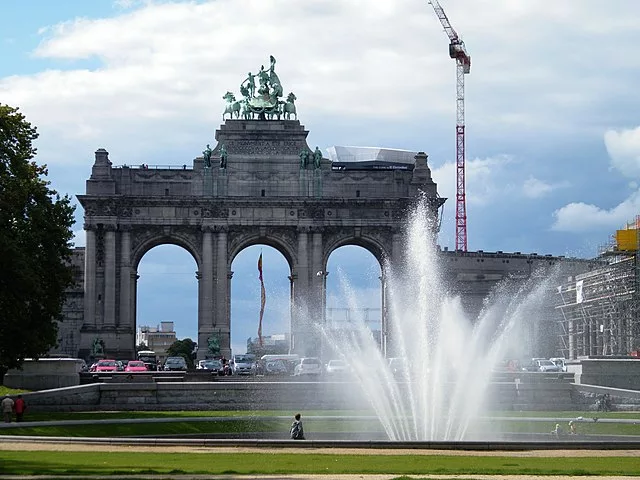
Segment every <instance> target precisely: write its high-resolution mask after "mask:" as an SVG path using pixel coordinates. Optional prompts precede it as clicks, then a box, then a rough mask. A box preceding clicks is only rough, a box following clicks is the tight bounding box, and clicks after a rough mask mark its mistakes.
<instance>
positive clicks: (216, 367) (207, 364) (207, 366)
mask: <svg viewBox="0 0 640 480" xmlns="http://www.w3.org/2000/svg"><path fill="white" fill-rule="evenodd" d="M196 370H206V371H208V372H212V373H214V374H217V375H223V373H224V368H223V366H222V361H221V360H219V359H213V358H207V359H206V360H200V361H199V362H198V365H197V366H196Z"/></svg>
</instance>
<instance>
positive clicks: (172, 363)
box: [164, 357, 187, 371]
mask: <svg viewBox="0 0 640 480" xmlns="http://www.w3.org/2000/svg"><path fill="white" fill-rule="evenodd" d="M164 369H165V370H167V371H176V370H183V371H186V370H187V361H186V360H185V359H184V358H182V357H168V358H167V360H166V361H165V362H164Z"/></svg>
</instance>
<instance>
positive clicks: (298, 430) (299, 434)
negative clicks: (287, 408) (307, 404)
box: [290, 413, 304, 440]
mask: <svg viewBox="0 0 640 480" xmlns="http://www.w3.org/2000/svg"><path fill="white" fill-rule="evenodd" d="M290 434H291V439H292V440H304V429H303V428H302V420H300V414H299V413H296V415H295V417H294V420H293V423H292V424H291V430H290Z"/></svg>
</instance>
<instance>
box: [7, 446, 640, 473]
mask: <svg viewBox="0 0 640 480" xmlns="http://www.w3.org/2000/svg"><path fill="white" fill-rule="evenodd" d="M107 448H108V447H105V449H107ZM0 473H2V474H5V475H16V474H25V475H114V474H155V473H157V474H218V475H220V474H236V475H251V474H265V475H269V474H271V475H277V474H326V475H328V476H330V475H332V474H334V475H335V474H349V473H351V474H385V473H386V474H397V475H422V474H447V475H467V474H476V475H478V474H494V475H507V474H509V475H516V474H517V475H525V474H526V475H639V474H640V471H639V469H638V459H637V458H631V457H526V458H514V457H507V456H505V457H482V456H469V457H462V456H446V455H443V456H435V455H364V454H363V455H341V454H314V453H312V454H306V453H305V454H299V453H296V454H291V453H224V454H220V453H215V452H211V453H136V452H109V451H105V452H99V453H94V452H64V454H61V453H60V452H48V451H30V452H28V455H26V454H25V452H14V451H0Z"/></svg>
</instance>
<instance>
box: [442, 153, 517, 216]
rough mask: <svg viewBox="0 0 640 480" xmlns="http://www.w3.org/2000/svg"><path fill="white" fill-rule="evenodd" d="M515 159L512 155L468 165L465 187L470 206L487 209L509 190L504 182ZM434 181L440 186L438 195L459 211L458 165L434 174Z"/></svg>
mask: <svg viewBox="0 0 640 480" xmlns="http://www.w3.org/2000/svg"><path fill="white" fill-rule="evenodd" d="M513 162H514V159H513V158H512V157H511V156H510V155H496V156H494V157H489V158H475V159H472V160H467V161H466V162H465V180H466V183H465V187H466V199H467V205H487V204H489V203H491V202H493V201H494V200H496V199H498V198H500V196H501V195H502V193H504V189H505V188H508V187H507V186H505V185H504V184H503V183H501V181H500V179H501V178H502V177H503V176H504V174H505V172H506V171H507V166H508V165H510V164H512V163H513ZM431 175H432V177H433V180H434V181H435V182H436V183H437V184H438V193H439V194H440V196H441V197H446V198H448V199H449V201H448V203H449V204H450V205H453V206H452V207H451V208H454V210H453V211H455V198H456V164H455V163H453V162H448V163H445V164H443V165H441V166H440V167H437V168H434V169H432V171H431Z"/></svg>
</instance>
